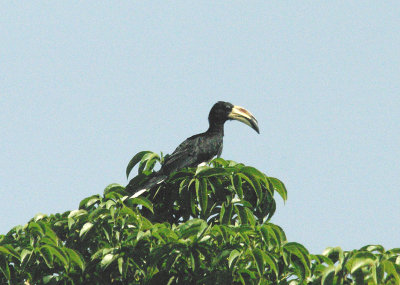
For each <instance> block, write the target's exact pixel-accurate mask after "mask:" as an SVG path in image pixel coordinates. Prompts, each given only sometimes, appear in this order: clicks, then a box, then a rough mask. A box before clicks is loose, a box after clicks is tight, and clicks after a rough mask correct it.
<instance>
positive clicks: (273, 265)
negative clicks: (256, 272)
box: [263, 252, 279, 278]
mask: <svg viewBox="0 0 400 285" xmlns="http://www.w3.org/2000/svg"><path fill="white" fill-rule="evenodd" d="M263 258H264V262H265V263H266V264H268V265H269V268H270V269H271V271H272V272H273V273H274V274H275V277H277V278H278V274H279V272H278V265H277V264H276V262H275V260H274V258H273V256H272V255H271V254H269V253H268V252H263Z"/></svg>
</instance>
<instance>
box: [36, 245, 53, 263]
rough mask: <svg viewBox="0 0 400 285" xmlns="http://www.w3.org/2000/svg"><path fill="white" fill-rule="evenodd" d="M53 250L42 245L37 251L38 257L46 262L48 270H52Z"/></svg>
mask: <svg viewBox="0 0 400 285" xmlns="http://www.w3.org/2000/svg"><path fill="white" fill-rule="evenodd" d="M52 250H53V248H52V247H50V246H49V245H44V246H42V247H41V248H40V249H39V253H40V255H41V256H42V257H43V259H44V261H45V262H46V264H47V266H48V267H49V268H53V254H52Z"/></svg>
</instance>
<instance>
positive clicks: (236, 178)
mask: <svg viewBox="0 0 400 285" xmlns="http://www.w3.org/2000/svg"><path fill="white" fill-rule="evenodd" d="M233 185H234V186H235V190H236V194H237V195H238V196H239V198H240V199H243V188H242V179H241V178H240V176H239V175H235V176H234V177H233Z"/></svg>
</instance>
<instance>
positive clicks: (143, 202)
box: [127, 196, 154, 214]
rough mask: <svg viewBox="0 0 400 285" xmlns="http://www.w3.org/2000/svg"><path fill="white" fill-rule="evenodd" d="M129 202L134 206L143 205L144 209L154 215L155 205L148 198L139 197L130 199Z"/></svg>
mask: <svg viewBox="0 0 400 285" xmlns="http://www.w3.org/2000/svg"><path fill="white" fill-rule="evenodd" d="M127 201H129V204H130V205H132V204H134V205H142V206H143V207H145V208H147V209H148V210H149V211H150V212H152V213H153V214H154V210H153V204H152V203H151V202H150V201H149V200H148V199H147V198H146V197H143V196H139V197H136V198H133V199H129V200H127Z"/></svg>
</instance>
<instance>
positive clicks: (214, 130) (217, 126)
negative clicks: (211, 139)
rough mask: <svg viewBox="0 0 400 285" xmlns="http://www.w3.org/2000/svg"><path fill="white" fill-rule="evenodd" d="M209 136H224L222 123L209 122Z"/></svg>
mask: <svg viewBox="0 0 400 285" xmlns="http://www.w3.org/2000/svg"><path fill="white" fill-rule="evenodd" d="M207 133H209V134H221V135H222V136H223V135H224V123H219V122H210V126H209V128H208V130H207Z"/></svg>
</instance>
